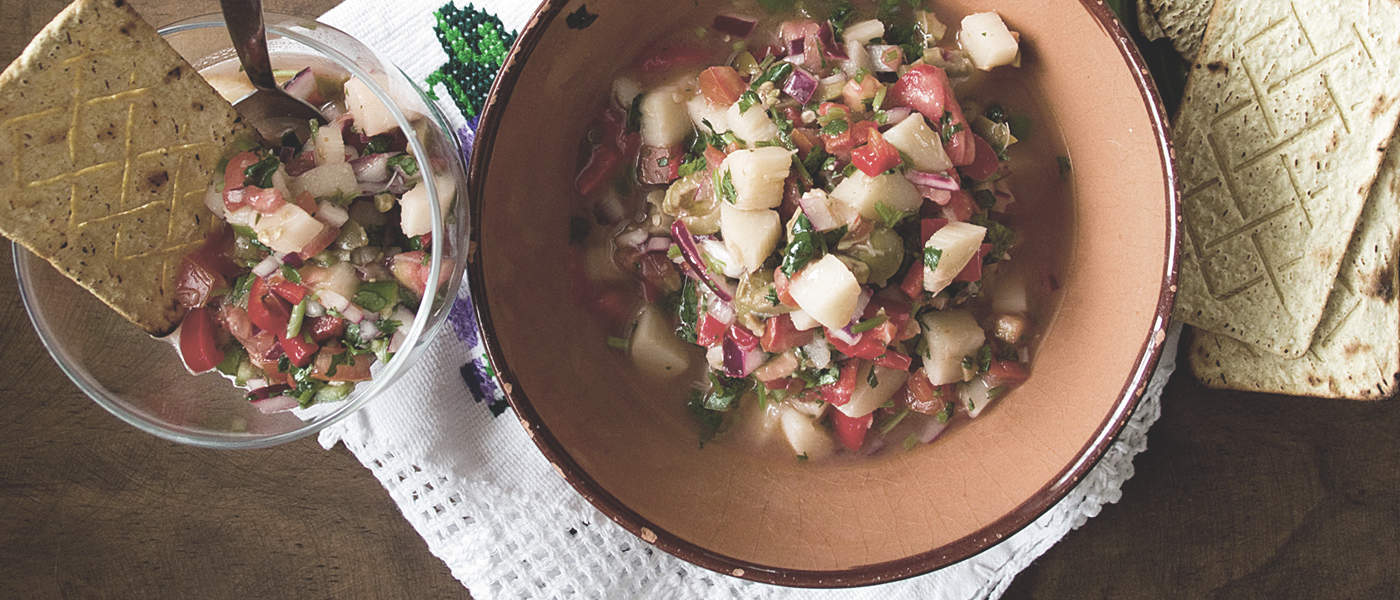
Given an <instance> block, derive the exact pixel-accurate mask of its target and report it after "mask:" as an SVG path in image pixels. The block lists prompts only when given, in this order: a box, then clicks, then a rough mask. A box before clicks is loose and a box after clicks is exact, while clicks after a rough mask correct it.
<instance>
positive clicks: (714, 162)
mask: <svg viewBox="0 0 1400 600" xmlns="http://www.w3.org/2000/svg"><path fill="white" fill-rule="evenodd" d="M725 156H727V155H726V154H725V153H724V151H723V150H720V149H719V148H716V147H714V146H705V164H707V165H709V167H710V168H711V169H718V168H719V165H720V163H723V162H724V157H725Z"/></svg>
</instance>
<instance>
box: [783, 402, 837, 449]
mask: <svg viewBox="0 0 1400 600" xmlns="http://www.w3.org/2000/svg"><path fill="white" fill-rule="evenodd" d="M779 418H780V419H781V421H782V426H783V436H784V437H786V438H787V442H788V445H789V446H792V452H793V454H796V455H797V456H799V457H805V458H806V459H807V460H820V459H823V458H826V457H828V456H831V455H832V454H834V453H835V452H836V442H835V440H832V439H831V434H829V433H827V432H826V430H825V429H823V428H822V427H821V426H820V425H817V421H816V419H813V418H812V417H809V416H807V415H804V414H802V413H800V412H798V411H797V409H795V408H792V407H790V406H784V407H783V409H782V415H781V416H780V417H779Z"/></svg>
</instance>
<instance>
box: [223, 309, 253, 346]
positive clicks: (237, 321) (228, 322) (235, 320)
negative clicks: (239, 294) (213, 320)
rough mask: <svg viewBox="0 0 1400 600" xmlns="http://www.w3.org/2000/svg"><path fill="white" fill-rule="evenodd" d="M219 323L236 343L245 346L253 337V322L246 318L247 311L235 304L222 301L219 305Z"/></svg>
mask: <svg viewBox="0 0 1400 600" xmlns="http://www.w3.org/2000/svg"><path fill="white" fill-rule="evenodd" d="M218 317H219V324H220V325H221V326H222V327H223V328H224V331H227V332H229V334H230V335H232V336H233V338H234V339H236V340H238V343H240V344H243V345H244V346H245V347H246V346H248V345H249V342H250V341H251V340H252V339H253V323H252V321H249V320H248V311H246V310H243V309H242V308H240V307H239V306H238V305H236V304H230V303H228V302H224V303H222V304H220V305H219V315H218Z"/></svg>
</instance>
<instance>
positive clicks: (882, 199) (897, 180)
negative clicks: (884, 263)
mask: <svg viewBox="0 0 1400 600" xmlns="http://www.w3.org/2000/svg"><path fill="white" fill-rule="evenodd" d="M831 197H832V198H835V199H836V201H837V202H840V203H841V204H844V205H845V206H846V207H847V208H848V209H850V210H849V212H851V213H859V214H860V216H862V217H865V218H867V219H876V220H878V219H879V218H880V211H879V210H878V209H876V208H875V205H876V204H884V205H885V206H886V207H887V208H890V209H893V210H896V211H899V212H909V211H913V210H918V209H919V205H920V204H923V201H924V198H923V196H921V195H919V190H918V189H917V188H915V187H914V184H912V183H909V180H908V179H905V178H904V176H903V175H899V174H896V173H882V174H880V175H877V176H875V177H871V176H869V175H866V174H865V173H863V172H861V171H859V170H857V171H856V172H854V173H852V174H851V176H850V177H847V178H846V179H845V180H844V181H842V182H841V183H840V184H838V185H837V186H836V188H835V189H833V190H831ZM779 200H780V201H781V198H779ZM877 222H878V221H877Z"/></svg>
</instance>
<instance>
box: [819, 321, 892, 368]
mask: <svg viewBox="0 0 1400 600" xmlns="http://www.w3.org/2000/svg"><path fill="white" fill-rule="evenodd" d="M896 333H898V330H896V329H895V326H894V324H893V323H890V322H889V321H886V322H884V323H881V324H880V325H879V326H877V327H875V328H874V329H871V330H870V331H867V332H865V333H862V334H860V340H858V341H857V342H856V343H855V344H847V343H845V342H842V341H841V340H839V339H836V338H835V337H833V336H830V335H828V336H826V340H827V341H828V342H830V343H831V347H832V348H835V349H836V351H837V352H840V353H842V354H845V355H846V356H850V357H854V358H864V359H866V360H875V359H876V358H879V357H880V355H882V354H885V352H886V348H888V347H889V345H890V342H891V341H893V340H894V336H895V334H896Z"/></svg>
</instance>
